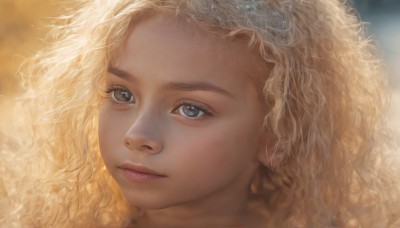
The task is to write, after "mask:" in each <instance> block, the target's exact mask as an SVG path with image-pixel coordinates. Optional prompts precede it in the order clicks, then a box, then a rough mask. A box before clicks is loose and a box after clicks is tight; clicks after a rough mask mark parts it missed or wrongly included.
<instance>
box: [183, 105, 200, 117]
mask: <svg viewBox="0 0 400 228" xmlns="http://www.w3.org/2000/svg"><path fill="white" fill-rule="evenodd" d="M183 112H184V113H185V115H187V116H189V117H195V116H197V115H198V114H199V110H198V109H197V108H196V107H193V106H187V105H186V106H183Z"/></svg>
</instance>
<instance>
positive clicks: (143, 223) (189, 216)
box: [135, 194, 265, 228]
mask: <svg viewBox="0 0 400 228" xmlns="http://www.w3.org/2000/svg"><path fill="white" fill-rule="evenodd" d="M244 196H245V197H242V198H236V199H233V200H232V199H229V198H228V197H222V198H221V199H219V200H218V202H213V203H210V202H207V201H204V200H203V201H201V202H199V203H196V202H193V203H192V204H189V205H184V206H175V207H170V208H165V209H159V210H146V211H145V213H144V214H143V215H142V216H141V217H139V218H138V220H137V222H136V226H135V227H149V228H157V227H163V228H168V227H176V228H179V227H193V228H195V227H258V226H259V224H262V223H263V221H264V220H265V218H263V216H262V215H261V212H260V210H259V207H257V206H255V204H254V203H253V202H250V201H249V199H248V197H247V194H245V195H244Z"/></svg>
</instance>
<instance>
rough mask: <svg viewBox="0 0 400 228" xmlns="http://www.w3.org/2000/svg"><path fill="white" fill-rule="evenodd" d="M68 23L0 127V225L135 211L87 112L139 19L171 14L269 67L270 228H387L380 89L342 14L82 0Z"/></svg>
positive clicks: (188, 1)
mask: <svg viewBox="0 0 400 228" xmlns="http://www.w3.org/2000/svg"><path fill="white" fill-rule="evenodd" d="M72 12H73V13H72V14H71V15H70V16H65V17H61V20H60V21H61V22H60V23H59V25H58V26H56V27H55V28H54V30H53V31H52V33H51V36H49V38H50V39H51V40H52V42H51V45H50V46H49V47H48V48H47V49H45V50H43V51H41V52H40V53H38V54H37V55H36V56H35V57H33V58H32V59H31V60H30V61H29V62H28V63H27V65H26V66H25V68H24V69H25V70H23V71H22V72H24V73H23V74H22V73H21V76H22V83H23V85H24V88H25V90H26V92H25V93H24V94H23V95H21V96H20V97H19V98H17V99H16V100H15V103H16V104H15V113H16V114H18V116H13V118H12V122H13V123H12V124H11V125H10V124H6V123H5V122H4V123H3V124H4V126H3V127H2V129H1V132H0V137H1V140H2V145H1V146H0V156H1V160H0V172H1V173H2V176H1V177H0V197H1V198H0V224H1V225H3V224H4V226H7V227H12V226H24V225H29V226H32V227H49V226H51V227H55V226H56V227H75V226H85V227H101V226H106V227H114V226H122V224H123V222H124V221H125V220H126V219H127V218H128V216H132V215H135V214H138V213H139V211H137V212H135V211H132V209H130V208H129V207H128V205H127V203H126V202H125V200H124V198H123V195H122V194H121V192H120V190H119V188H118V186H117V184H116V183H115V182H114V181H113V179H112V178H111V177H110V175H109V174H108V173H107V171H106V169H105V167H104V164H103V161H102V159H101V156H100V154H99V147H98V138H97V121H98V113H97V110H98V105H99V104H100V102H101V92H100V91H101V88H102V81H103V75H104V74H105V72H106V71H107V67H108V65H109V63H110V62H111V61H112V60H113V54H114V52H115V50H116V48H118V46H119V44H120V43H121V42H122V41H123V40H124V38H125V37H126V36H127V33H128V31H129V28H130V27H131V26H132V24H133V23H136V22H137V21H139V20H140V18H141V17H143V16H144V15H146V14H148V13H161V14H169V15H171V16H179V17H180V18H184V19H185V20H186V21H187V23H191V24H193V26H198V27H200V28H202V29H205V30H207V31H209V32H213V33H216V34H219V35H221V38H222V39H235V38H238V37H241V38H242V37H245V38H246V39H248V42H249V48H253V49H254V51H257V52H259V53H260V55H261V56H262V58H263V59H264V61H265V62H266V63H268V64H270V65H271V70H270V71H269V72H266V75H265V78H264V79H263V83H264V86H263V91H262V94H263V98H264V101H265V107H266V109H267V110H268V111H267V113H266V116H265V121H264V128H265V130H266V131H267V133H268V135H269V136H270V138H271V140H270V143H269V144H270V145H269V148H268V151H267V153H268V157H269V159H270V164H269V165H268V166H265V167H263V168H262V169H260V171H259V172H258V174H257V177H256V178H255V180H254V181H253V184H252V186H251V188H252V192H253V193H254V194H255V195H256V196H257V197H261V198H262V200H263V201H264V204H265V207H266V208H267V209H269V211H270V216H271V221H273V223H275V224H280V226H288V227H384V226H390V225H393V224H394V222H395V219H397V218H398V216H399V215H398V212H399V206H398V203H399V198H398V197H399V187H398V184H397V182H396V181H395V176H394V174H393V172H395V170H394V168H393V167H394V166H393V165H390V164H389V160H390V159H391V157H390V156H392V155H391V154H390V153H389V152H388V151H389V149H388V146H389V145H388V144H387V143H386V141H387V140H386V138H387V137H388V134H387V133H386V130H385V127H384V125H383V123H384V121H383V120H384V118H383V112H384V111H385V110H386V108H387V88H386V79H385V77H384V74H383V69H382V63H381V61H380V60H378V59H377V58H376V57H374V56H375V55H376V53H375V52H376V51H375V50H374V47H373V45H371V42H370V41H368V40H367V39H365V38H364V34H363V28H362V25H361V24H360V23H359V21H358V19H357V17H356V16H354V15H353V12H351V10H350V8H349V7H348V6H347V5H345V3H343V2H341V1H335V0H302V1H299V0H284V1H282V0H232V1H218V0H213V1H211V0H210V1H203V0H119V1H103V0H92V1H81V3H80V4H79V5H78V7H77V10H75V11H72ZM267 73H268V74H267ZM116 224H117V225H116Z"/></svg>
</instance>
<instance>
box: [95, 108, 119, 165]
mask: <svg viewBox="0 0 400 228" xmlns="http://www.w3.org/2000/svg"><path fill="white" fill-rule="evenodd" d="M114 115H115V114H113V113H112V112H109V111H106V107H103V108H102V109H101V110H100V113H99V128H98V129H99V130H98V136H99V146H100V152H101V155H102V157H103V160H104V162H105V163H106V165H107V164H108V163H109V162H110V160H112V155H113V154H115V152H116V151H115V150H117V149H118V148H119V147H120V145H119V144H121V142H123V136H124V132H123V130H124V128H123V125H124V124H123V121H122V120H121V118H116V117H115V116H114Z"/></svg>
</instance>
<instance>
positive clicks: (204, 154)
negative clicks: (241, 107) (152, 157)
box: [172, 124, 257, 179]
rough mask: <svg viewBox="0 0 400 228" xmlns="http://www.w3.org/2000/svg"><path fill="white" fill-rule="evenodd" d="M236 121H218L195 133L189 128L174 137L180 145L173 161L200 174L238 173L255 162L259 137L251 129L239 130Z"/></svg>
mask: <svg viewBox="0 0 400 228" xmlns="http://www.w3.org/2000/svg"><path fill="white" fill-rule="evenodd" d="M237 127H238V126H237V125H234V124H226V125H219V126H216V127H215V128H212V129H203V130H198V131H195V133H190V132H187V133H186V134H185V135H182V137H179V138H180V139H179V138H177V139H176V140H175V143H174V145H180V146H179V147H177V148H176V150H175V151H173V152H172V153H176V156H174V157H175V159H177V160H175V161H174V163H175V164H181V165H182V166H183V167H182V169H186V170H190V172H191V173H194V174H196V175H198V177H197V178H200V179H201V178H203V177H205V178H207V177H210V176H212V175H214V176H215V174H218V175H217V176H227V175H228V176H235V175H237V174H238V173H240V172H242V171H243V170H245V169H246V168H247V167H248V165H253V164H254V162H253V161H254V160H255V159H254V158H255V157H256V156H255V153H254V152H255V151H256V148H257V145H256V140H255V139H254V138H252V137H251V136H250V137H249V134H248V129H242V130H244V131H238V128H237Z"/></svg>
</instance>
